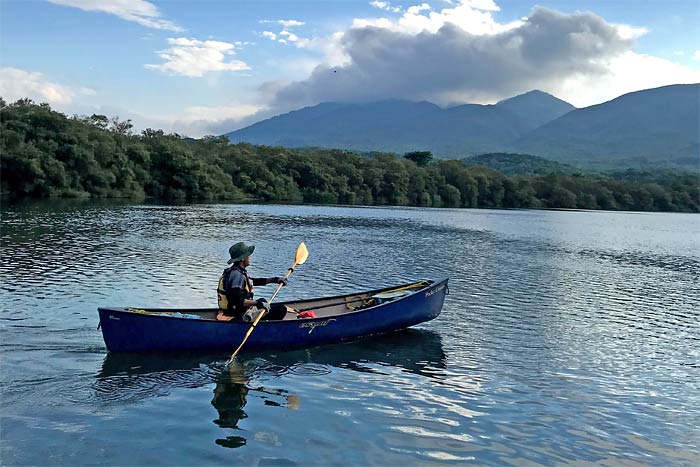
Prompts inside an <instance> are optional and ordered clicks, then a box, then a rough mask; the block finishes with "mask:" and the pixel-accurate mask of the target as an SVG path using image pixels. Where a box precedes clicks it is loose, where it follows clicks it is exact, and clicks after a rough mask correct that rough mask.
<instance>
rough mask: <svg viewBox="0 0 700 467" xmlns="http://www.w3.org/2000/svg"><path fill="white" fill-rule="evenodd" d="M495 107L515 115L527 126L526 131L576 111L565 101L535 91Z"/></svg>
mask: <svg viewBox="0 0 700 467" xmlns="http://www.w3.org/2000/svg"><path fill="white" fill-rule="evenodd" d="M496 105H497V106H498V107H500V108H502V109H506V110H508V111H509V112H511V113H513V114H515V115H517V116H518V117H519V118H520V119H521V121H523V122H525V124H526V125H527V131H530V130H534V129H535V128H537V127H538V126H541V125H544V124H545V123H547V122H550V121H552V120H554V119H556V118H559V117H561V116H562V115H565V114H567V113H569V112H571V111H572V110H574V109H576V107H574V106H573V105H571V104H569V103H568V102H566V101H563V100H561V99H557V98H556V97H554V96H552V95H551V94H547V93H546V92H542V91H537V90H535V91H530V92H527V93H525V94H520V95H519V96H515V97H511V98H510V99H505V100H502V101H500V102H498V103H497V104H496Z"/></svg>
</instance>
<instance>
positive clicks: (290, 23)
mask: <svg viewBox="0 0 700 467" xmlns="http://www.w3.org/2000/svg"><path fill="white" fill-rule="evenodd" d="M259 23H260V24H269V23H274V24H281V25H282V27H283V28H285V29H288V28H292V27H294V26H303V25H305V24H306V23H305V22H304V21H299V20H296V19H261V20H260V21H259Z"/></svg>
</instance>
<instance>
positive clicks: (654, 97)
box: [510, 84, 700, 167]
mask: <svg viewBox="0 0 700 467" xmlns="http://www.w3.org/2000/svg"><path fill="white" fill-rule="evenodd" d="M510 148H511V149H512V150H515V151H517V152H526V153H529V154H537V155H539V156H543V157H548V158H552V159H556V160H561V161H606V160H607V161H609V160H611V159H612V160H625V161H627V162H632V161H634V160H637V161H639V160H647V161H650V162H671V163H673V162H676V163H678V164H679V165H694V166H695V167H697V166H698V163H699V162H700V160H699V159H698V157H699V155H700V84H676V85H671V86H663V87H660V88H654V89H647V90H644V91H637V92H632V93H629V94H625V95H623V96H620V97H618V98H616V99H613V100H611V101H609V102H605V103H603V104H599V105H593V106H590V107H585V108H582V109H577V110H573V111H572V112H569V113H567V114H566V115H563V116H561V117H559V118H557V119H555V120H553V121H550V122H548V123H545V124H544V125H542V126H541V127H539V128H536V129H535V130H533V131H531V132H530V133H529V134H527V135H525V136H523V137H522V138H520V139H519V140H517V141H515V142H514V143H513V144H512V145H511V146H510Z"/></svg>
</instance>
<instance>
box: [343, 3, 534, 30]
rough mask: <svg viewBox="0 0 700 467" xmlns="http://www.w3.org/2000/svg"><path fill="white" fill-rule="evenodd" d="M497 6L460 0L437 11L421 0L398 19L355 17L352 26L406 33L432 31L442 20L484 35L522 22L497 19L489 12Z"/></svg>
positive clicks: (442, 24)
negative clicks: (506, 21) (500, 21)
mask: <svg viewBox="0 0 700 467" xmlns="http://www.w3.org/2000/svg"><path fill="white" fill-rule="evenodd" d="M499 10H500V8H499V7H498V6H497V5H496V4H495V3H494V2H493V0H463V1H462V2H461V3H460V4H459V5H457V6H455V7H453V8H444V9H442V10H440V11H433V10H432V9H431V7H430V5H428V4H427V3H422V4H420V5H414V6H411V7H409V8H408V9H407V10H406V12H405V13H404V14H403V15H402V16H401V17H400V18H398V19H397V20H390V19H387V18H356V19H355V20H353V24H352V28H365V27H377V28H384V29H390V30H392V31H395V32H401V33H407V34H420V33H421V32H430V33H433V34H434V33H436V32H437V31H438V30H440V28H442V27H443V26H444V25H445V24H454V25H456V26H458V27H460V28H461V29H463V30H464V31H465V32H468V33H470V34H475V35H484V34H497V33H500V32H503V31H507V30H509V29H513V28H515V27H518V26H520V25H522V21H513V22H510V23H506V24H500V23H498V22H497V21H496V20H495V19H494V17H493V14H492V13H491V12H493V11H499ZM423 12H427V14H424V13H423Z"/></svg>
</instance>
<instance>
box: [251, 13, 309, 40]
mask: <svg viewBox="0 0 700 467" xmlns="http://www.w3.org/2000/svg"><path fill="white" fill-rule="evenodd" d="M259 23H260V24H279V25H281V26H282V30H281V31H279V32H277V33H275V32H273V31H263V32H262V33H261V34H260V35H261V36H262V37H266V38H268V39H270V40H271V41H275V42H279V43H280V44H289V43H296V45H297V47H298V46H299V44H300V43H305V42H306V41H307V39H303V38H301V37H299V36H297V35H296V34H294V33H293V32H291V31H290V28H293V27H297V26H303V25H305V24H306V23H305V22H304V21H299V20H296V19H275V20H271V19H263V20H260V21H259Z"/></svg>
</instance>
